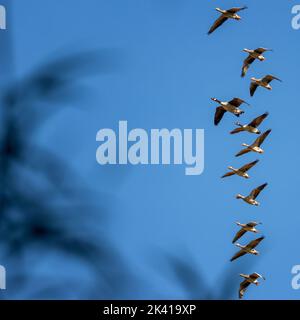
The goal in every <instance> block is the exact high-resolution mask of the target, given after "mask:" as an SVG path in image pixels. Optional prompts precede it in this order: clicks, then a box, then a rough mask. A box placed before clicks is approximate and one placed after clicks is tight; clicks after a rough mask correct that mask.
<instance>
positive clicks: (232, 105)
mask: <svg viewBox="0 0 300 320" xmlns="http://www.w3.org/2000/svg"><path fill="white" fill-rule="evenodd" d="M211 100H212V101H215V102H217V103H218V104H219V105H220V106H219V107H217V108H216V113H215V119H214V123H215V125H216V126H217V125H218V124H219V123H220V121H221V120H222V118H223V116H224V114H225V113H226V112H230V113H232V114H234V115H235V116H236V117H239V116H240V115H241V114H243V113H245V111H243V110H241V109H240V108H239V107H240V105H242V104H243V103H245V104H247V105H249V103H247V102H246V101H244V100H242V99H240V98H234V99H232V100H231V101H229V102H224V101H220V100H218V99H216V98H211Z"/></svg>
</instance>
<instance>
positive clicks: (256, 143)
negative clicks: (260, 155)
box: [253, 129, 272, 147]
mask: <svg viewBox="0 0 300 320" xmlns="http://www.w3.org/2000/svg"><path fill="white" fill-rule="evenodd" d="M271 131H272V130H271V129H269V130H267V131H266V132H264V133H263V134H261V135H260V136H259V137H258V138H257V139H256V140H255V141H254V143H253V145H254V146H257V147H260V146H261V145H262V144H263V142H264V141H265V139H266V138H267V136H268V135H269V134H270V133H271Z"/></svg>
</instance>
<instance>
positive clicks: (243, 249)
mask: <svg viewBox="0 0 300 320" xmlns="http://www.w3.org/2000/svg"><path fill="white" fill-rule="evenodd" d="M264 238H265V237H260V238H257V239H255V240H252V241H250V242H249V243H248V244H247V245H246V246H242V245H240V244H239V243H237V244H236V246H237V247H239V248H240V251H238V252H237V253H236V254H235V255H234V256H233V257H232V258H231V259H230V261H234V260H236V259H238V258H240V257H242V256H244V255H245V254H247V253H249V254H253V255H255V256H257V255H259V252H258V251H257V250H255V248H256V247H257V246H258V245H259V244H260V243H261V241H263V240H264Z"/></svg>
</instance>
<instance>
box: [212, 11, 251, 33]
mask: <svg viewBox="0 0 300 320" xmlns="http://www.w3.org/2000/svg"><path fill="white" fill-rule="evenodd" d="M245 9H248V7H242V8H231V9H229V10H222V9H220V8H216V10H217V11H218V12H220V13H221V16H220V17H219V18H218V19H217V20H216V21H215V22H214V24H213V25H212V27H211V28H210V29H209V31H208V34H211V33H213V32H214V31H215V30H216V29H217V28H219V27H220V26H221V25H222V24H223V23H224V22H225V21H227V20H228V19H234V20H241V17H240V16H239V15H238V14H237V12H239V11H242V10H245Z"/></svg>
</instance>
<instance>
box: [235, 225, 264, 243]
mask: <svg viewBox="0 0 300 320" xmlns="http://www.w3.org/2000/svg"><path fill="white" fill-rule="evenodd" d="M236 224H237V225H238V226H240V227H241V229H240V230H239V231H238V232H237V233H236V235H235V237H234V239H233V240H232V243H235V242H236V241H238V240H239V239H240V238H241V237H242V236H243V235H244V234H245V233H246V232H254V233H258V232H259V231H258V230H257V229H256V228H255V227H256V226H257V225H259V224H261V223H260V222H249V223H246V224H245V223H240V222H236Z"/></svg>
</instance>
